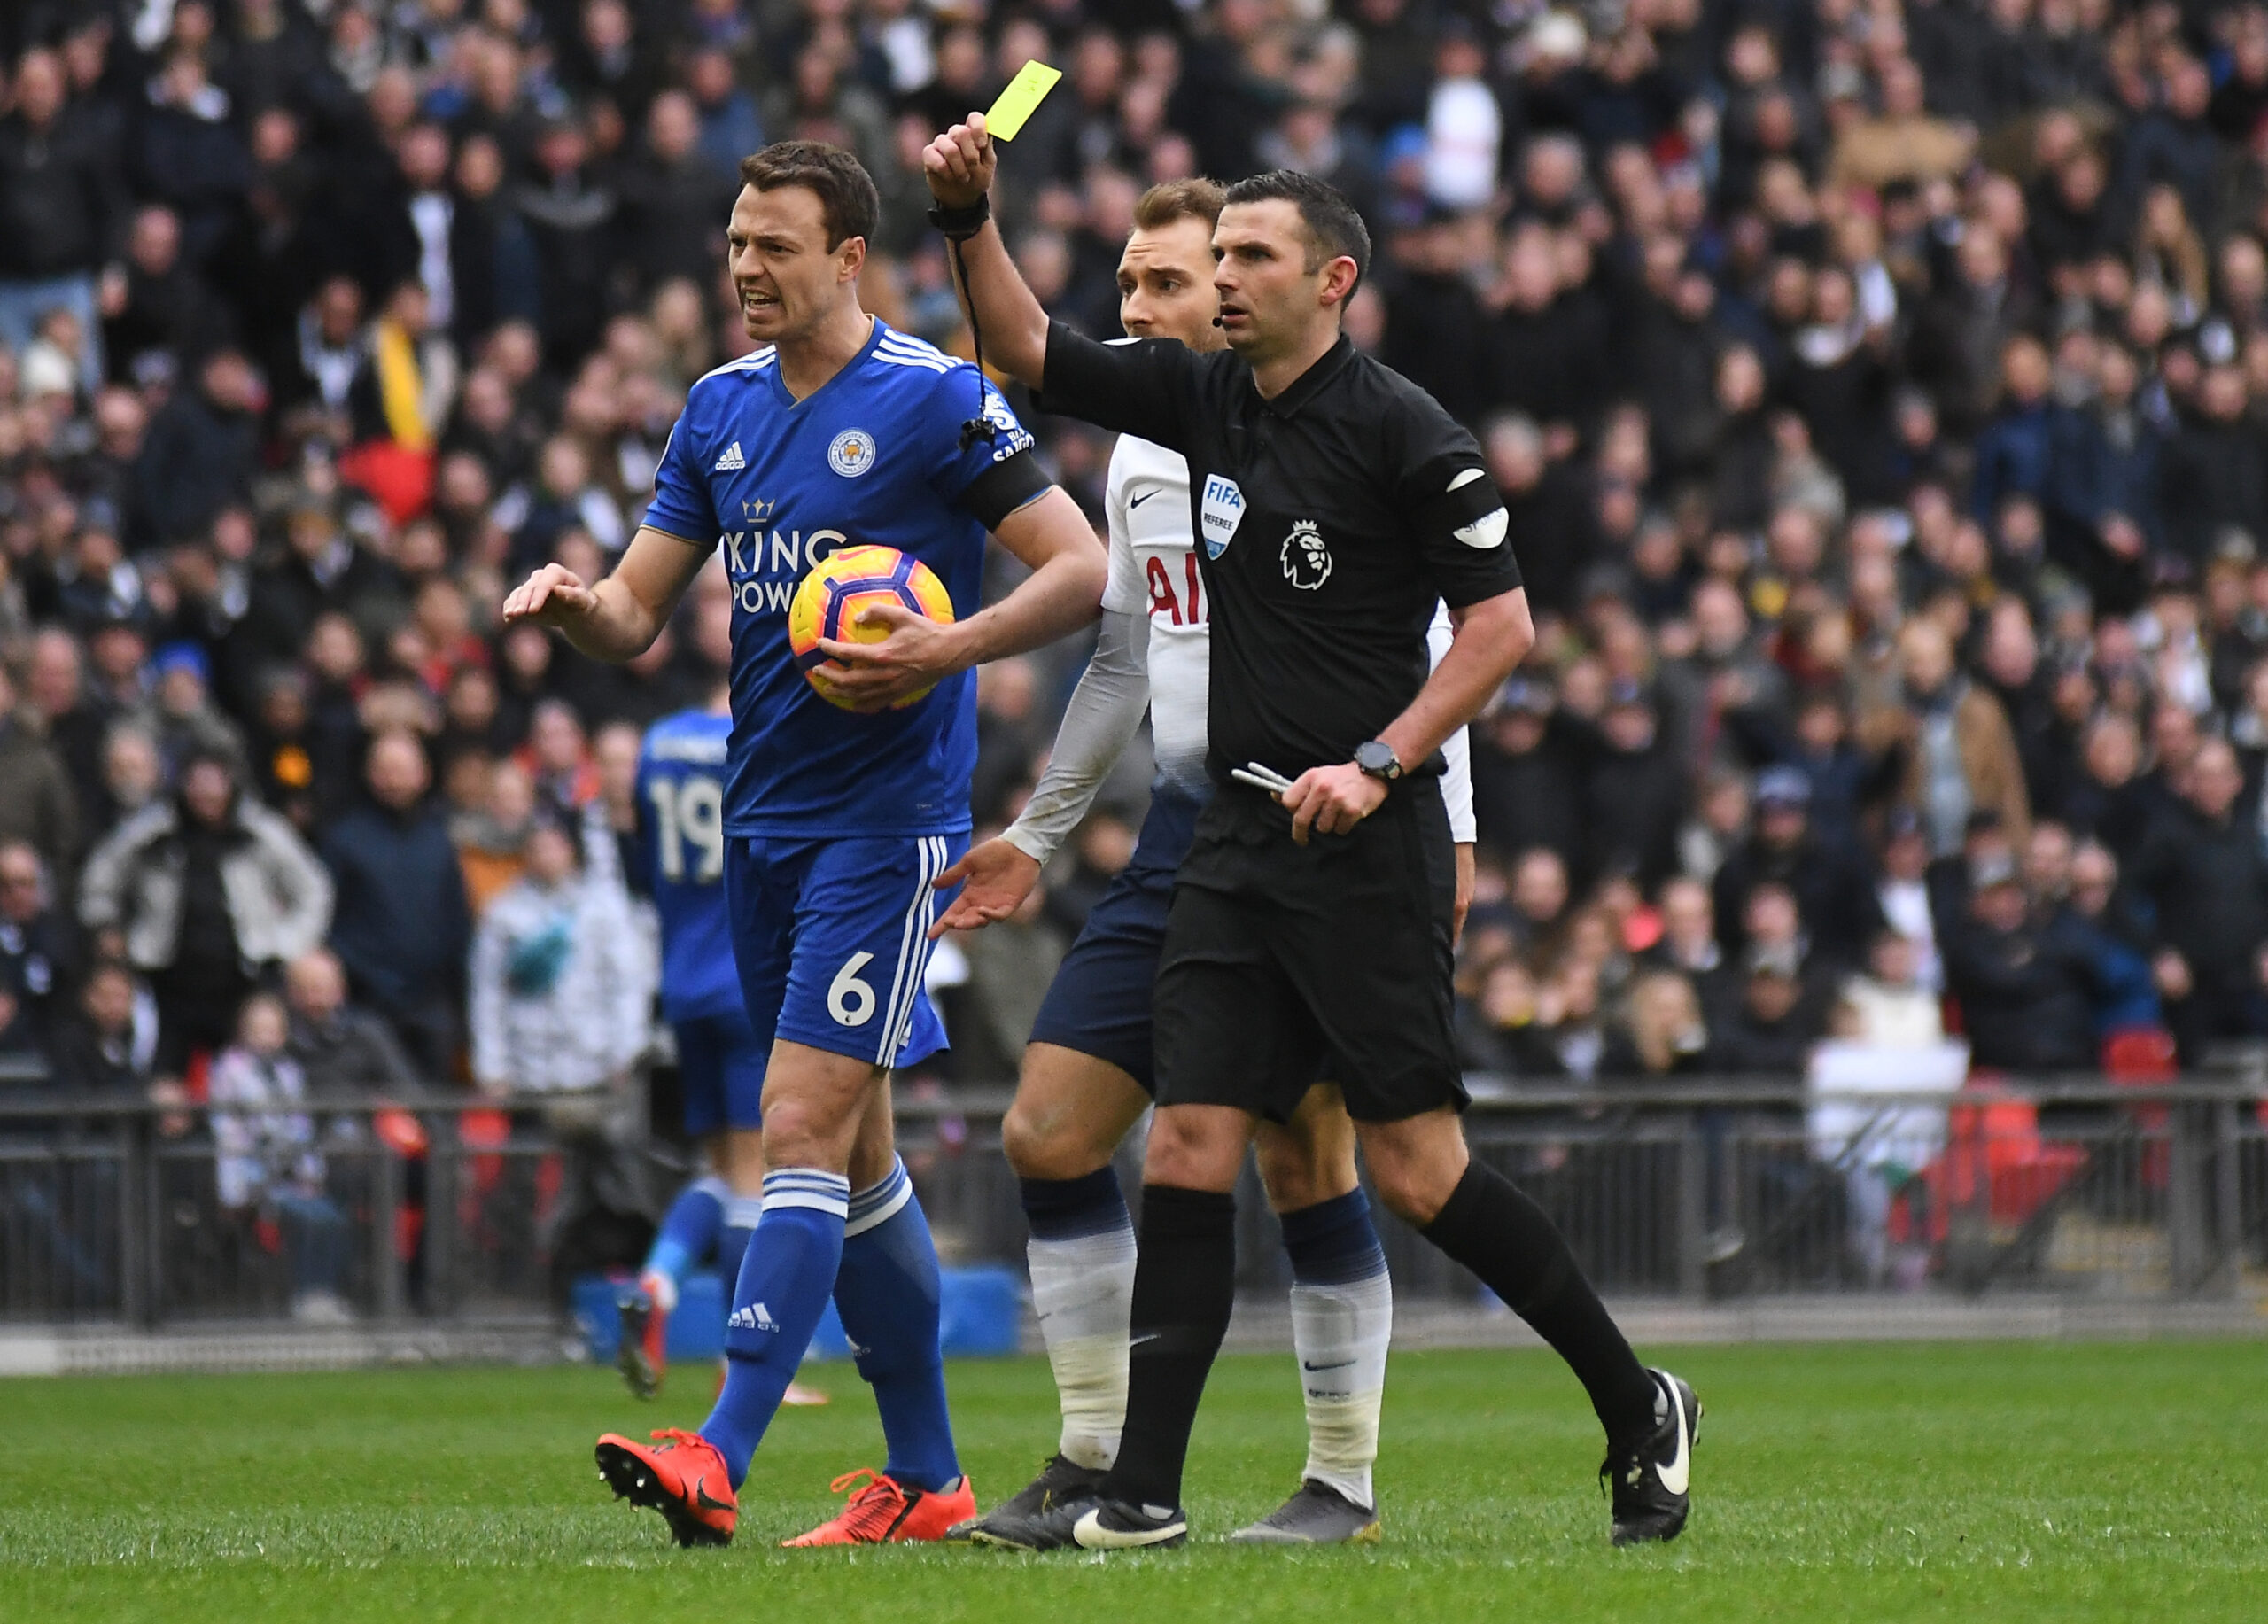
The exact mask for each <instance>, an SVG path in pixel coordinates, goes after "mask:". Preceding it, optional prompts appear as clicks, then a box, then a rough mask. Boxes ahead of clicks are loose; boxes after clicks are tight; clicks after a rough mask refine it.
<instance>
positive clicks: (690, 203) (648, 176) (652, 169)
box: [622, 152, 740, 293]
mask: <svg viewBox="0 0 2268 1624" xmlns="http://www.w3.org/2000/svg"><path fill="white" fill-rule="evenodd" d="M739 190H740V187H739V183H738V182H737V181H736V180H735V179H734V177H733V176H731V175H719V174H718V172H717V170H716V169H715V167H713V166H711V163H710V162H709V160H708V159H706V158H704V157H703V156H702V154H701V153H700V152H690V153H687V155H686V156H685V157H683V158H680V159H678V160H677V161H676V162H675V163H664V162H662V161H660V160H659V159H647V160H646V161H645V162H643V163H641V164H640V165H639V166H638V167H636V168H634V169H633V170H632V171H631V173H630V184H629V186H628V187H627V189H626V190H625V194H624V198H623V206H622V214H623V223H624V226H625V234H626V240H627V242H628V245H629V250H630V257H631V260H632V262H633V264H634V265H635V266H636V267H637V270H638V285H639V287H640V289H641V291H645V292H649V293H650V292H652V291H653V290H654V289H655V288H656V287H658V286H660V285H661V284H663V283H664V282H667V281H669V280H670V279H671V278H672V277H678V276H682V277H684V278H686V279H687V280H688V281H690V282H692V283H694V284H695V285H696V286H700V287H704V288H705V287H707V286H708V285H709V284H711V282H712V281H714V280H715V279H716V276H717V268H718V266H719V265H720V264H722V263H723V260H724V236H725V234H724V231H723V229H722V228H721V227H720V226H719V224H718V222H719V221H722V220H723V219H724V218H725V217H726V215H727V214H731V213H732V211H733V199H734V197H735V196H737V195H738V193H739Z"/></svg>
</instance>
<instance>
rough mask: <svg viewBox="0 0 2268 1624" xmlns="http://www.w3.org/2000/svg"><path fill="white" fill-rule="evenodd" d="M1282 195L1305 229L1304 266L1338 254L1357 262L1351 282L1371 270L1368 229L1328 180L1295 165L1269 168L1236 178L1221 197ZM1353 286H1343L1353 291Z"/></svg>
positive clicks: (1254, 199) (1262, 199) (1241, 199)
mask: <svg viewBox="0 0 2268 1624" xmlns="http://www.w3.org/2000/svg"><path fill="white" fill-rule="evenodd" d="M1275 198H1282V199H1283V200H1284V201H1285V202H1286V203H1290V204H1293V205H1294V206H1296V207H1297V208H1298V209H1299V211H1300V219H1301V221H1302V222H1303V223H1304V224H1305V225H1306V226H1307V229H1308V255H1307V263H1306V266H1305V268H1306V269H1308V270H1309V271H1312V270H1314V269H1315V268H1317V266H1319V265H1321V264H1322V263H1323V262H1324V260H1336V259H1339V258H1340V257H1341V256H1342V255H1343V256H1344V257H1346V258H1347V259H1349V260H1354V261H1355V288H1359V287H1361V286H1362V285H1363V277H1364V276H1368V275H1370V271H1371V229H1370V228H1369V227H1368V226H1366V225H1364V224H1363V217H1362V216H1361V215H1360V214H1356V213H1355V206H1354V205H1353V204H1351V203H1349V202H1348V201H1347V194H1346V193H1345V192H1342V191H1340V190H1339V188H1337V187H1336V186H1333V185H1332V184H1331V183H1330V182H1328V181H1318V180H1317V179H1316V178H1315V176H1313V175H1302V174H1301V173H1300V172H1299V171H1298V170H1297V169H1270V170H1269V171H1267V172H1266V173H1265V174H1262V175H1252V176H1249V177H1247V179H1245V180H1241V181H1238V182H1236V183H1233V184H1232V185H1231V186H1230V188H1229V190H1228V191H1227V192H1226V193H1225V194H1224V195H1223V198H1222V199H1221V201H1222V202H1223V204H1234V203H1267V202H1270V201H1272V200H1273V199H1275ZM1355 288H1349V289H1348V290H1347V291H1348V294H1350V295H1351V294H1352V293H1353V292H1354V291H1355Z"/></svg>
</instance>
